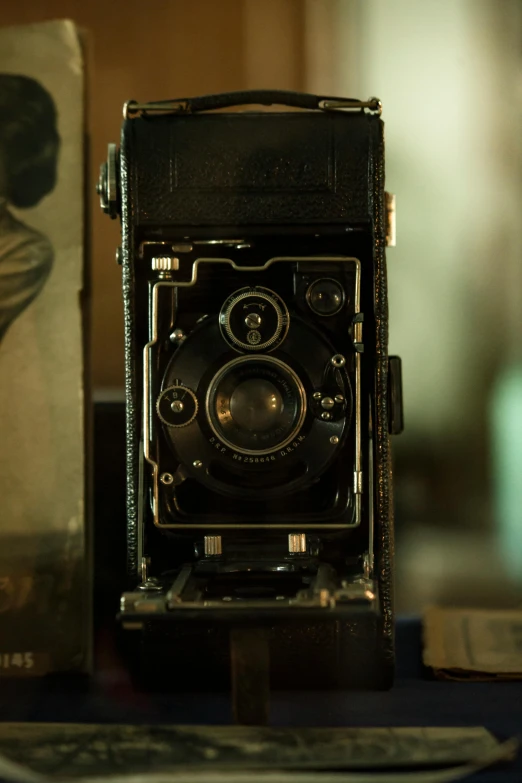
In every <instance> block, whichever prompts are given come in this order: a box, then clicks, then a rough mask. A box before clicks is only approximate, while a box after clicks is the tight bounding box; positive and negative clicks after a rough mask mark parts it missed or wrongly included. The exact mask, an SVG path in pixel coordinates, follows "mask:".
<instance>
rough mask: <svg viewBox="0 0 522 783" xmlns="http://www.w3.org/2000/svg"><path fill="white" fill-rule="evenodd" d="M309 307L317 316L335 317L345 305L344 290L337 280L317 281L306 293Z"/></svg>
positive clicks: (323, 279)
mask: <svg viewBox="0 0 522 783" xmlns="http://www.w3.org/2000/svg"><path fill="white" fill-rule="evenodd" d="M306 299H307V301H308V305H309V307H310V309H311V310H313V311H314V313H317V315H335V314H336V313H338V312H339V310H340V309H341V307H342V306H343V304H344V290H343V287H342V285H341V284H340V283H339V282H337V280H332V279H330V278H327V277H324V278H321V279H320V280H316V281H315V282H314V283H312V285H311V286H310V287H309V289H308V291H307V293H306Z"/></svg>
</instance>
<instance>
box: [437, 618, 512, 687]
mask: <svg viewBox="0 0 522 783" xmlns="http://www.w3.org/2000/svg"><path fill="white" fill-rule="evenodd" d="M423 632H424V652H423V659H424V663H425V665H426V666H429V667H431V668H432V669H433V670H434V672H435V674H436V675H437V676H438V677H441V678H446V679H458V680H469V679H474V680H497V679H509V680H515V679H522V610H491V609H488V610H481V609H448V608H442V607H436V606H434V607H430V608H428V609H427V610H426V612H425V614H424V621H423Z"/></svg>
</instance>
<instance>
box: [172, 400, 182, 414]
mask: <svg viewBox="0 0 522 783" xmlns="http://www.w3.org/2000/svg"><path fill="white" fill-rule="evenodd" d="M170 408H171V410H172V411H174V413H181V411H182V410H183V408H184V405H183V403H182V401H181V400H174V401H173V402H172V403H171V405H170Z"/></svg>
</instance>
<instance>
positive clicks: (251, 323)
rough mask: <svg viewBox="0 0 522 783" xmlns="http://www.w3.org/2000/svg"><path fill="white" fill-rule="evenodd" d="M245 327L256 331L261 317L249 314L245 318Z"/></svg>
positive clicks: (256, 314)
mask: <svg viewBox="0 0 522 783" xmlns="http://www.w3.org/2000/svg"><path fill="white" fill-rule="evenodd" d="M245 326H246V327H247V328H248V329H258V328H259V327H260V326H261V316H260V315H259V313H249V314H248V315H247V317H246V318H245Z"/></svg>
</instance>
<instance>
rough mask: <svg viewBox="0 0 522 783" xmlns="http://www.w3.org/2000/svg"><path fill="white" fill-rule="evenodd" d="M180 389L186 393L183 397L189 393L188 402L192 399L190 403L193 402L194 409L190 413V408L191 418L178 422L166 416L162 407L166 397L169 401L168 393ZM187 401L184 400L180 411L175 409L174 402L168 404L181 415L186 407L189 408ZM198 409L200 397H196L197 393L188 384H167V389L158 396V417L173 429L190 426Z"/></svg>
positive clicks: (176, 414)
mask: <svg viewBox="0 0 522 783" xmlns="http://www.w3.org/2000/svg"><path fill="white" fill-rule="evenodd" d="M178 390H182V391H183V393H184V394H183V398H182V399H185V397H186V395H187V394H188V395H189V400H187V402H189V401H190V403H192V405H193V410H192V413H190V408H189V418H188V419H187V420H186V421H182V420H180V421H178V422H176V421H174V422H172V421H171V420H169V419H168V418H167V417H166V415H165V412H162V409H161V408H162V403H163V401H164V400H165V399H167V401H168V395H169V394H171V393H172V392H176V391H178ZM187 402H182V407H181V409H180V410H179V411H175V410H174V409H173V408H172V403H170V404H169V405H168V408H169V409H170V410H171V411H172V413H173V415H174V416H178V415H181V414H182V413H183V412H184V411H186V409H187ZM198 410H199V403H198V398H197V397H196V395H195V393H194V392H193V391H192V389H190V388H189V387H188V386H184V385H183V384H181V383H176V384H173V385H172V386H167V387H166V388H165V389H163V390H162V392H161V394H160V395H159V397H158V399H157V401H156V413H157V414H158V418H159V419H160V421H162V422H163V424H165V425H166V426H167V427H169V428H171V429H179V428H180V427H188V425H189V424H192V422H193V421H194V419H195V418H196V416H197V413H198Z"/></svg>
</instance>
